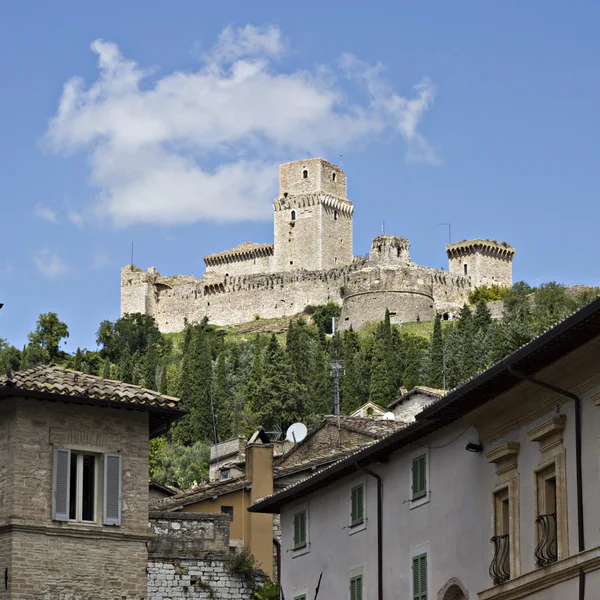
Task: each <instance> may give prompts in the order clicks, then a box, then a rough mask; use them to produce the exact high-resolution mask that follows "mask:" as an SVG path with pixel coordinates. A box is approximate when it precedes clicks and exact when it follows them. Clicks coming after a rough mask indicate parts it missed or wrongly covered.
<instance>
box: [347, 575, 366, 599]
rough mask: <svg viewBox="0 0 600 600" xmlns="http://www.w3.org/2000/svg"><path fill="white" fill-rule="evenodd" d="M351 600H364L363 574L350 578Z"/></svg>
mask: <svg viewBox="0 0 600 600" xmlns="http://www.w3.org/2000/svg"><path fill="white" fill-rule="evenodd" d="M350 600H363V578H362V575H357V576H356V577H352V579H350Z"/></svg>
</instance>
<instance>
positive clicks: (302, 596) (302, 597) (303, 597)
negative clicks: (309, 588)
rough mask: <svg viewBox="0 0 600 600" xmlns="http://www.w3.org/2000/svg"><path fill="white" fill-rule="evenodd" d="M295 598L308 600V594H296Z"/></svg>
mask: <svg viewBox="0 0 600 600" xmlns="http://www.w3.org/2000/svg"><path fill="white" fill-rule="evenodd" d="M294 600H306V594H302V595H301V596H294Z"/></svg>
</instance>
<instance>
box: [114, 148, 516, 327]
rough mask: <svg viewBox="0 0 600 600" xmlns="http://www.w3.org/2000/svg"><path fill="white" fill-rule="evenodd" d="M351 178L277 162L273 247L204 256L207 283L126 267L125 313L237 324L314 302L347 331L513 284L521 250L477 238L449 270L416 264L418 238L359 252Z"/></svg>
mask: <svg viewBox="0 0 600 600" xmlns="http://www.w3.org/2000/svg"><path fill="white" fill-rule="evenodd" d="M346 195H347V194H346V175H345V173H344V172H343V171H342V170H341V169H340V168H339V167H338V166H336V165H333V164H331V163H329V162H327V161H325V160H322V159H320V158H313V159H309V160H304V161H295V162H291V163H287V164H284V165H281V166H280V168H279V196H278V197H277V198H276V199H275V201H274V202H273V209H274V229H275V231H274V243H273V244H255V243H253V242H246V243H243V244H240V245H239V246H237V247H235V248H232V249H231V250H226V251H225V252H218V253H216V254H211V255H210V256H207V257H206V258H205V259H204V262H205V264H206V272H205V273H204V275H203V276H202V279H198V278H197V277H195V276H193V275H183V276H170V277H163V276H162V275H161V274H160V273H158V272H157V271H156V269H155V268H154V267H150V268H149V269H148V270H147V271H144V270H142V269H140V268H138V267H136V266H134V265H126V266H125V267H123V268H122V269H121V315H124V314H126V313H136V312H140V313H144V314H148V315H152V316H153V317H154V318H155V319H156V323H157V325H158V327H159V328H160V330H161V331H162V332H165V333H169V332H175V331H181V330H182V329H183V328H184V327H185V323H186V322H189V323H194V322H199V321H201V320H202V319H203V318H204V317H207V318H208V319H209V321H210V322H211V323H214V324H216V325H234V324H240V323H246V322H249V321H252V320H254V319H256V318H257V317H258V318H262V319H270V318H277V317H287V316H293V315H296V314H298V313H301V312H302V311H303V310H304V308H305V307H306V306H308V305H309V304H312V305H320V304H326V303H327V302H335V303H336V304H339V305H341V307H342V315H341V318H340V322H339V327H340V329H347V328H349V327H350V326H352V327H354V329H357V328H359V327H361V326H362V325H364V324H365V323H367V322H369V321H375V320H380V319H382V318H383V315H384V313H385V310H386V308H387V309H389V311H390V315H391V320H392V322H393V323H402V322H406V321H418V320H423V321H424V320H431V319H433V318H434V316H435V315H436V313H446V312H451V311H456V310H457V309H458V308H459V307H460V306H462V305H463V304H464V302H465V301H466V300H467V296H468V294H469V291H471V290H472V289H473V288H474V287H477V286H479V285H485V284H487V285H490V284H498V285H505V286H510V285H512V259H513V257H514V254H515V250H514V248H512V247H510V246H509V245H507V244H506V243H502V244H498V243H497V242H494V241H489V240H482V239H476V240H471V241H466V242H460V243H458V244H451V245H449V246H447V248H446V251H447V254H448V261H449V269H448V271H445V270H442V269H432V268H429V267H423V266H421V265H417V264H415V263H413V262H412V261H411V259H410V254H409V247H410V242H409V241H408V240H407V239H405V238H402V237H397V236H392V235H381V236H378V237H376V238H374V239H373V243H372V246H371V251H370V253H369V256H368V258H363V257H357V256H353V254H352V216H353V213H354V205H353V204H352V202H350V201H349V200H348V199H347V197H346Z"/></svg>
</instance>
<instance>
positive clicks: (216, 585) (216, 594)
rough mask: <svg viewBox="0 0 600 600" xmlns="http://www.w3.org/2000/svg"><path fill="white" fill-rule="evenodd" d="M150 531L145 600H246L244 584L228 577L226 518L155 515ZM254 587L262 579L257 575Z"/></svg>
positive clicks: (234, 576) (248, 593) (249, 594)
mask: <svg viewBox="0 0 600 600" xmlns="http://www.w3.org/2000/svg"><path fill="white" fill-rule="evenodd" d="M150 526H151V528H152V529H153V531H154V533H155V537H154V538H153V540H152V542H151V543H150V546H149V551H148V552H149V556H148V559H149V560H148V600H179V599H182V600H183V599H186V600H234V599H235V600H246V599H248V600H249V599H250V598H251V597H252V591H251V589H250V586H249V585H248V583H247V582H246V581H245V580H244V579H243V577H241V576H240V575H237V574H232V573H230V572H229V568H228V566H229V561H230V558H231V554H230V551H229V517H227V516H226V515H220V514H205V513H185V514H182V513H177V514H173V513H171V514H168V513H155V514H152V515H151V519H150ZM256 577H257V581H258V582H259V583H260V582H261V581H262V577H261V575H260V574H258V573H257V575H256Z"/></svg>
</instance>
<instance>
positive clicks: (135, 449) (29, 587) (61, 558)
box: [0, 366, 182, 600]
mask: <svg viewBox="0 0 600 600" xmlns="http://www.w3.org/2000/svg"><path fill="white" fill-rule="evenodd" d="M177 403H178V400H177V398H171V397H168V396H161V395H160V394H158V393H157V392H153V391H150V390H145V389H142V388H140V387H138V386H134V385H129V384H125V383H120V382H117V381H109V380H105V379H102V378H100V377H94V376H91V375H87V374H84V373H78V372H77V371H71V370H68V369H63V368H60V367H52V366H48V367H35V368H32V369H29V370H27V371H23V372H19V373H15V374H14V375H13V374H10V373H9V374H8V375H7V376H6V377H1V378H0V574H1V583H0V599H2V600H31V599H33V598H35V599H38V598H39V599H44V600H46V599H47V600H63V599H92V598H93V599H94V600H114V599H115V598H119V600H144V599H145V598H147V574H146V572H147V567H148V551H147V544H148V542H149V541H150V540H151V538H152V536H151V534H150V532H149V529H148V439H149V438H150V437H153V436H156V435H160V434H161V433H163V432H164V431H165V430H166V428H167V427H168V426H169V424H170V423H171V422H172V421H174V420H175V419H176V418H178V417H179V416H180V415H181V414H182V413H181V412H180V411H179V410H178V409H177Z"/></svg>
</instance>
